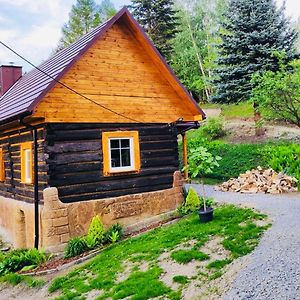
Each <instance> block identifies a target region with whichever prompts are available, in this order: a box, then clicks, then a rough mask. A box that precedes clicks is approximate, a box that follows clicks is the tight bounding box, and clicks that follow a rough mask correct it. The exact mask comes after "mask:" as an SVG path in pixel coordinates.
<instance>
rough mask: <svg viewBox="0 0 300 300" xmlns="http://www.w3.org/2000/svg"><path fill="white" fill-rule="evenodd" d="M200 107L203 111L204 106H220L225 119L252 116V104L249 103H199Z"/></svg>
mask: <svg viewBox="0 0 300 300" xmlns="http://www.w3.org/2000/svg"><path fill="white" fill-rule="evenodd" d="M200 107H201V108H202V109H203V110H204V111H205V109H206V108H220V109H221V111H222V113H221V115H222V116H223V117H225V118H226V119H232V118H253V106H252V104H251V103H239V104H214V103H208V104H200Z"/></svg>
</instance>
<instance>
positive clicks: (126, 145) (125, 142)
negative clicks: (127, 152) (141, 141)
mask: <svg viewBox="0 0 300 300" xmlns="http://www.w3.org/2000/svg"><path fill="white" fill-rule="evenodd" d="M129 144H130V140H129V139H122V140H121V147H122V148H129Z"/></svg>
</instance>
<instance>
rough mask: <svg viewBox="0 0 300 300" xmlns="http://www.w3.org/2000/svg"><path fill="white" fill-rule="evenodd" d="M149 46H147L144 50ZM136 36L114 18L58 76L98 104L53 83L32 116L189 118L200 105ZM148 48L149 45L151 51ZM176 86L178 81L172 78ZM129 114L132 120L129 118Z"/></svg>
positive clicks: (75, 119) (95, 120)
mask: <svg viewBox="0 0 300 300" xmlns="http://www.w3.org/2000/svg"><path fill="white" fill-rule="evenodd" d="M147 51H148V52H147ZM149 51H150V50H149V49H146V48H145V46H144V45H142V42H141V41H138V40H137V38H136V37H135V35H134V33H133V32H131V31H130V29H129V28H128V25H124V24H123V25H122V24H120V23H117V24H115V25H114V26H113V27H112V28H111V29H109V30H108V31H107V32H106V34H105V35H104V36H103V37H102V38H101V39H99V40H98V41H97V42H96V43H95V44H94V45H93V46H92V47H91V48H90V49H89V50H88V51H87V52H86V53H85V54H84V55H83V57H82V58H81V59H80V60H78V61H77V62H76V63H75V64H74V65H73V66H72V67H71V69H70V70H69V71H68V72H67V73H66V74H65V75H64V76H63V77H62V78H61V82H63V83H64V84H66V85H67V86H69V87H71V88H72V89H75V90H76V91H77V92H79V93H81V94H83V95H85V96H86V97H88V98H90V99H92V100H93V101H95V102H96V103H98V104H101V105H104V106H105V107H107V108H109V109H111V110H114V111H116V112H118V113H120V114H122V115H125V116H127V117H128V118H129V119H128V118H125V117H122V116H120V115H117V114H114V113H112V112H110V111H108V110H105V109H104V108H103V107H101V106H99V105H97V104H95V103H93V102H91V101H89V100H88V99H85V98H83V97H81V96H80V95H77V94H75V93H74V92H72V91H70V90H68V89H67V88H66V87H64V86H62V85H60V84H56V85H55V86H54V88H53V89H52V90H51V91H50V92H49V93H48V94H47V95H46V96H45V98H44V99H43V100H42V101H41V103H40V104H39V105H38V107H37V109H36V111H35V113H34V115H33V116H34V117H42V118H45V122H46V123H47V122H73V123H80V122H93V123H100V122H101V123H137V122H146V123H170V122H174V121H176V120H177V119H178V118H183V119H184V120H187V121H191V120H194V117H195V116H196V115H199V114H200V113H199V111H198V110H197V108H196V106H195V105H194V104H192V103H191V101H190V100H187V99H186V97H187V96H186V95H185V96H184V95H182V93H183V90H182V89H181V88H177V90H176V88H175V86H174V85H175V84H174V82H173V83H172V82H171V81H172V80H173V81H174V78H173V79H172V78H171V77H172V76H170V74H166V70H162V69H161V68H160V67H159V65H161V62H160V64H159V63H158V62H157V57H156V55H154V54H153V53H152V55H150V53H149ZM152 52H153V51H152ZM176 86H178V83H176ZM132 119H134V120H135V121H134V120H132Z"/></svg>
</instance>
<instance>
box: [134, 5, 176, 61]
mask: <svg viewBox="0 0 300 300" xmlns="http://www.w3.org/2000/svg"><path fill="white" fill-rule="evenodd" d="M129 8H130V9H131V10H132V12H133V15H134V16H135V18H136V19H137V21H138V23H139V24H140V25H141V26H142V27H143V28H144V30H145V31H146V33H147V34H148V36H149V37H150V39H151V40H152V41H153V43H154V45H155V46H156V48H157V49H158V50H159V51H160V53H161V54H162V55H163V56H165V57H166V59H167V60H168V59H169V58H170V54H171V52H172V43H171V41H172V39H173V38H174V36H175V34H176V32H177V29H176V27H177V16H176V11H175V9H174V1H172V0H133V1H132V5H131V6H130V7H129Z"/></svg>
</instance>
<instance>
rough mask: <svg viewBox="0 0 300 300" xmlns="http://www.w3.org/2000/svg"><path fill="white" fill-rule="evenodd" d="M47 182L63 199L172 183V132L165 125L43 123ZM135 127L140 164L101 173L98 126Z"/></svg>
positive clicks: (100, 128)
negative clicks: (118, 171) (136, 168)
mask: <svg viewBox="0 0 300 300" xmlns="http://www.w3.org/2000/svg"><path fill="white" fill-rule="evenodd" d="M46 129H47V134H46V140H45V152H46V155H47V156H48V157H49V158H48V159H47V164H48V166H49V171H48V176H49V185H50V186H54V187H57V188H58V191H59V197H60V199H61V200H62V201H63V202H75V201H81V200H91V199H101V198H108V197H116V196H122V195H127V194H134V193H141V192H150V191H156V190H162V189H167V188H170V187H172V183H173V173H174V171H176V170H178V149H177V133H176V132H175V130H174V128H172V127H170V126H168V125H165V124H164V125H152V126H151V125H150V126H149V125H134V124H123V125H122V124H121V125H117V124H111V125H109V124H48V125H47V126H46ZM114 130H138V131H139V139H140V150H141V170H140V172H139V173H137V174H122V175H113V176H103V165H102V161H103V160H102V141H101V136H102V132H103V131H114Z"/></svg>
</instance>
